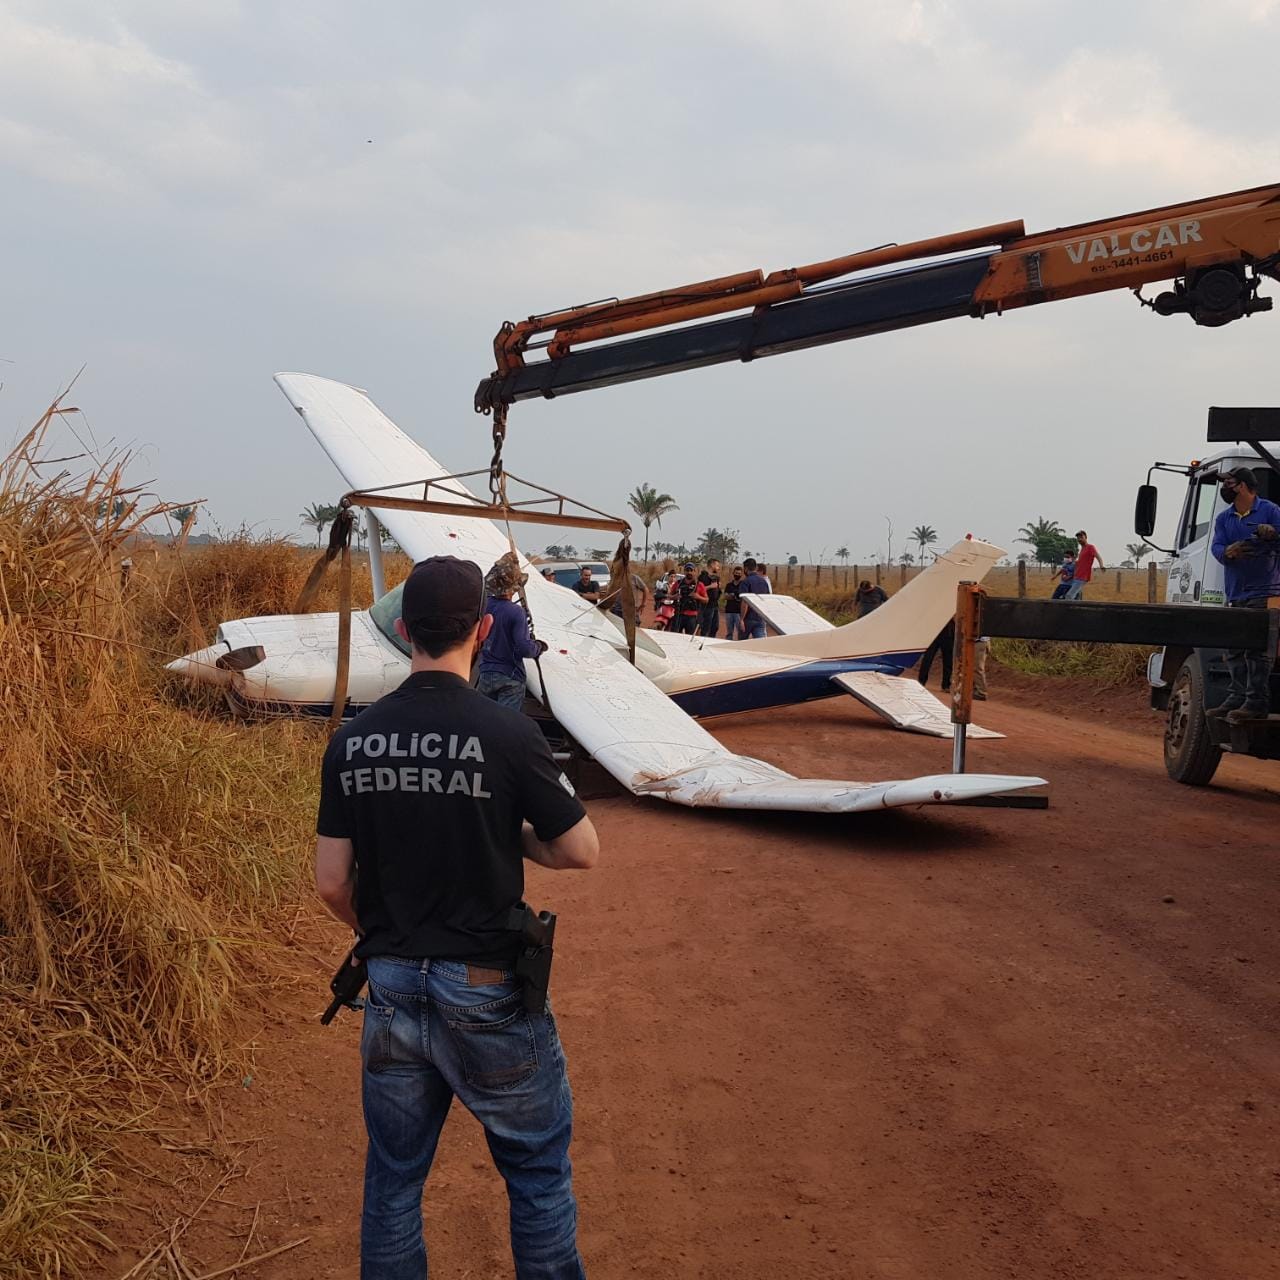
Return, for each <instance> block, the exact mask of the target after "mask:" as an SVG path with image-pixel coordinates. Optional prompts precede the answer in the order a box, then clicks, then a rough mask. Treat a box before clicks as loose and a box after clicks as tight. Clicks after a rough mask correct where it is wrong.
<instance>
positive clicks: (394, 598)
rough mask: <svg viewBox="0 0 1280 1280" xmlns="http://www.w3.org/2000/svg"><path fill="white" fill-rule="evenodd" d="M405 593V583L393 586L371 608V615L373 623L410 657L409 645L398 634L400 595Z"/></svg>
mask: <svg viewBox="0 0 1280 1280" xmlns="http://www.w3.org/2000/svg"><path fill="white" fill-rule="evenodd" d="M403 594H404V583H403V582H402V583H400V585H399V586H395V587H392V588H391V590H390V591H388V592H387V594H386V595H385V596H383V597H382V599H381V600H379V601H378V602H377V603H376V604H374V606H373V607H372V608H371V609H370V610H369V617H371V618H372V619H373V625H374V626H375V627H377V628H378V630H379V631H381V632H382V634H383V635H384V636H386V637H387V639H388V640H390V641H391V643H392V644H393V645H395V647H396V648H397V649H399V650H400V652H401V653H403V654H404V655H405V657H410V656H411V655H410V653H409V646H408V645H407V644H406V643H405V642H404V641H403V640H401V639H400V637H399V636H398V635H396V619H397V618H398V617H399V616H400V597H401V596H402V595H403Z"/></svg>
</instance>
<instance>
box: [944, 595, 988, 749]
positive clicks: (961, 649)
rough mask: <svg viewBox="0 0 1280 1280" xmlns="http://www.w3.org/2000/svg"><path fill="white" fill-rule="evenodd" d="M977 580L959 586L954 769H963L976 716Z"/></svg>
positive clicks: (979, 619) (979, 611) (979, 613)
mask: <svg viewBox="0 0 1280 1280" xmlns="http://www.w3.org/2000/svg"><path fill="white" fill-rule="evenodd" d="M985 595H986V593H985V592H984V591H983V589H982V588H981V587H980V586H978V584H977V583H976V582H962V583H960V584H959V585H958V586H957V587H956V640H955V661H954V663H953V664H952V665H953V670H952V672H951V724H952V726H953V734H952V739H951V772H952V773H963V772H964V763H965V748H966V747H967V745H968V741H967V734H968V731H969V723H970V721H971V720H972V718H973V673H974V666H975V663H974V657H975V655H974V648H975V646H976V644H977V641H978V637H979V636H980V635H981V634H982V601H983V598H984V596H985Z"/></svg>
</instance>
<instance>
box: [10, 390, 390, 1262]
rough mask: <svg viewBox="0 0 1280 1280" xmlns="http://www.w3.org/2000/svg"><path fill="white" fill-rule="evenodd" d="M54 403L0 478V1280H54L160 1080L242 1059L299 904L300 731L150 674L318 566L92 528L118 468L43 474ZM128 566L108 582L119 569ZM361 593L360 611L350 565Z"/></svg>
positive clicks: (307, 811) (189, 1083) (307, 804)
mask: <svg viewBox="0 0 1280 1280" xmlns="http://www.w3.org/2000/svg"><path fill="white" fill-rule="evenodd" d="M56 412H60V411H59V410H57V409H56V408H55V409H54V410H51V411H50V414H48V415H46V417H45V419H44V420H42V422H41V424H40V425H39V426H38V427H37V428H36V429H35V430H34V431H33V432H32V434H31V435H30V436H28V437H27V439H26V440H24V441H23V442H22V443H21V445H20V446H19V447H18V448H17V449H16V450H15V451H14V452H13V453H12V454H11V455H10V456H9V458H8V459H7V460H5V461H4V462H3V463H2V464H0V609H2V611H3V612H2V615H0V679H2V680H3V687H4V691H5V696H4V700H3V703H2V704H0V717H2V719H3V723H2V724H0V808H2V812H3V818H4V823H3V833H2V834H0V1274H2V1275H4V1276H14V1277H18V1276H32V1277H34V1276H42V1277H43V1276H58V1275H63V1274H74V1273H76V1272H77V1271H78V1270H79V1269H80V1268H82V1267H84V1266H85V1265H86V1264H87V1261H88V1259H89V1258H91V1257H92V1256H93V1251H94V1248H95V1245H96V1243H97V1242H99V1241H100V1240H101V1236H100V1235H99V1234H98V1233H99V1231H100V1230H101V1229H102V1226H103V1222H104V1218H103V1214H102V1210H103V1205H104V1200H103V1197H104V1195H105V1194H106V1193H107V1192H108V1190H109V1185H110V1177H111V1174H110V1170H111V1167H112V1157H113V1149H114V1146H115V1144H116V1142H117V1140H118V1138H119V1136H120V1135H121V1134H122V1133H124V1132H125V1131H127V1130H128V1129H130V1128H131V1127H135V1126H137V1125H138V1124H140V1123H142V1122H143V1117H144V1116H145V1115H146V1112H147V1109H148V1108H149V1106H151V1105H152V1103H153V1102H154V1098H155V1090H156V1087H157V1085H158V1084H160V1083H161V1082H177V1083H179V1084H180V1085H182V1086H185V1087H186V1088H188V1089H189V1090H194V1091H198V1090H200V1089H202V1088H204V1087H206V1086H207V1085H208V1084H209V1083H210V1082H212V1081H215V1080H217V1079H219V1078H220V1077H221V1076H222V1075H224V1074H225V1073H228V1072H229V1071H233V1070H236V1069H237V1068H238V1067H240V1066H242V1061H241V1057H240V1055H241V1053H242V1051H241V1050H240V1049H239V1048H237V1044H238V1037H237V1035H236V1028H237V1026H238V1025H239V1021H240V1019H241V1017H242V1015H244V1014H245V1013H246V1012H247V1010H248V1009H249V1008H250V1007H251V1006H252V1005H253V1003H254V1000H255V997H254V996H253V994H252V992H253V987H254V983H255V980H258V981H262V980H266V981H269V979H270V973H271V970H272V967H273V965H272V953H271V949H270V948H271V945H272V944H270V943H269V942H267V941H265V939H267V938H269V937H270V936H271V931H270V929H269V925H270V923H271V922H272V921H273V920H275V919H278V918H279V917H280V916H281V915H282V913H283V911H284V910H285V908H286V907H288V908H289V909H290V910H291V911H292V910H293V909H294V908H295V907H296V904H297V903H298V902H299V901H301V900H303V899H305V898H306V897H309V893H310V890H309V883H310V882H309V851H310V841H311V834H310V833H311V831H312V819H313V814H314V802H315V801H314V794H313V780H314V775H315V768H316V765H317V763H318V760H319V756H320V753H321V751H322V748H323V737H322V734H321V733H320V732H319V731H318V730H317V729H316V728H315V727H314V726H310V725H303V724H296V723H285V724H274V725H270V726H260V727H245V726H243V725H236V724H232V723H230V722H229V721H228V720H227V719H226V718H225V717H224V716H222V715H221V714H204V715H192V714H191V712H190V710H189V709H186V708H184V707H182V706H180V705H177V701H176V700H175V699H173V698H171V697H170V696H168V694H167V690H166V682H165V681H164V680H163V679H162V673H161V671H160V665H161V663H162V662H163V660H164V657H165V656H166V655H173V654H177V653H180V652H182V651H183V650H184V649H185V648H187V647H189V645H190V642H191V641H193V640H198V642H199V643H200V644H205V643H208V640H209V638H210V635H211V633H212V630H213V627H214V625H215V624H216V622H218V621H220V620H222V619H223V618H225V617H228V616H243V615H245V614H248V613H266V612H276V611H281V610H288V608H289V607H290V605H291V604H292V601H293V598H294V597H295V596H296V594H297V591H298V589H299V588H300V587H301V585H302V582H303V580H304V579H305V576H306V573H307V569H308V567H309V564H310V562H311V559H312V557H311V556H310V555H308V554H306V553H304V552H300V551H299V550H298V549H296V548H294V547H292V546H290V545H288V544H285V543H279V542H273V541H271V540H260V539H259V540H255V539H252V538H247V537H246V538H242V539H239V540H235V541H232V542H231V543H229V544H226V545H221V546H213V547H209V548H201V549H198V550H197V549H193V550H191V551H189V552H184V553H182V554H177V553H169V552H162V553H157V554H156V555H154V556H152V555H151V554H150V552H149V551H147V550H145V544H142V543H138V542H136V541H134V539H135V534H136V530H137V528H138V527H139V526H140V525H141V523H142V522H143V521H144V520H145V519H147V518H150V517H154V516H155V515H156V514H157V513H158V512H160V511H162V508H157V507H153V508H151V509H150V510H144V509H141V508H134V509H133V510H131V511H130V512H128V513H126V514H125V515H124V516H122V517H120V518H119V519H113V518H110V517H108V518H105V519H104V518H103V517H102V516H101V514H100V513H101V512H102V511H111V509H112V505H113V503H114V501H115V499H116V498H117V496H119V495H121V494H122V493H124V492H125V491H124V490H123V489H122V483H123V482H122V474H121V465H120V462H121V460H119V459H117V460H115V461H114V462H113V463H111V464H108V465H106V466H98V465H96V464H93V463H90V462H86V463H85V467H86V471H87V474H85V475H82V476H79V477H78V478H74V479H73V478H71V477H69V476H67V475H66V473H65V472H64V473H62V475H61V476H60V477H59V478H55V479H46V478H45V476H46V474H47V471H48V468H45V467H42V466H41V465H40V464H39V462H38V453H39V449H40V446H41V442H42V439H43V436H44V432H45V430H46V429H47V427H48V425H49V423H50V422H51V421H52V418H53V415H54V414H55V413H56ZM126 549H127V550H128V552H129V554H131V555H132V557H133V559H134V561H135V564H136V566H137V568H136V570H135V573H134V575H133V578H132V579H131V581H130V583H129V585H128V587H127V588H122V587H121V584H120V575H119V569H118V564H119V561H120V559H121V556H122V554H123V553H124V551H125V550H126ZM361 594H362V595H363V596H364V597H366V598H367V595H368V586H367V569H366V570H365V575H364V583H363V589H362V591H361Z"/></svg>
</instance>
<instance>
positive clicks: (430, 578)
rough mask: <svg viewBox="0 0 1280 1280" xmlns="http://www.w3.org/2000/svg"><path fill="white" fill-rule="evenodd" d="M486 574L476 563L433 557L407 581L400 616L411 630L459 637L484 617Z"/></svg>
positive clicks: (418, 565) (416, 566) (421, 563)
mask: <svg viewBox="0 0 1280 1280" xmlns="http://www.w3.org/2000/svg"><path fill="white" fill-rule="evenodd" d="M486 596H487V592H486V591H485V589H484V574H483V573H482V572H481V571H480V566H479V565H478V564H476V563H475V561H474V560H460V559H459V558H458V557H457V556H432V557H431V558H430V559H429V560H419V561H418V563H417V564H415V565H414V566H413V568H412V569H411V570H410V571H409V576H408V577H407V578H406V579H405V580H404V595H403V596H402V597H401V601H400V616H401V617H402V618H403V619H404V625H405V626H406V627H407V628H408V629H409V630H410V631H412V630H414V629H415V628H417V629H418V630H421V631H436V632H441V633H455V634H460V633H461V632H463V631H467V630H470V628H472V627H474V626H475V625H476V623H477V622H479V621H480V619H481V618H482V617H484V606H485V603H486Z"/></svg>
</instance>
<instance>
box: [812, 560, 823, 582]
mask: <svg viewBox="0 0 1280 1280" xmlns="http://www.w3.org/2000/svg"><path fill="white" fill-rule="evenodd" d="M821 582H822V566H821V565H820V564H815V565H814V566H813V585H814V586H815V587H816V586H819V585H820V584H821Z"/></svg>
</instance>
